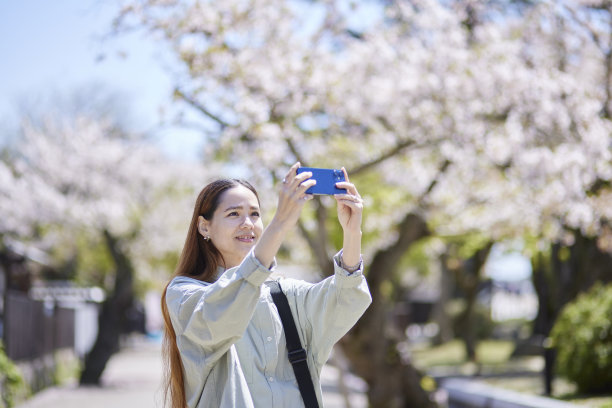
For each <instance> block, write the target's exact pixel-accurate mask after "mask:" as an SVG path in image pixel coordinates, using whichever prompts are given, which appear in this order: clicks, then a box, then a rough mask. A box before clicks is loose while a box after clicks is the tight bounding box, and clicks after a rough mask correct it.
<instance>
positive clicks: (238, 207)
mask: <svg viewBox="0 0 612 408" xmlns="http://www.w3.org/2000/svg"><path fill="white" fill-rule="evenodd" d="M250 209H251V210H259V207H256V206H252V207H251V208H250ZM232 210H242V206H241V205H235V206H233V207H227V208H226V209H225V210H223V212H228V211H232Z"/></svg>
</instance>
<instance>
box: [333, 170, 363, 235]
mask: <svg viewBox="0 0 612 408" xmlns="http://www.w3.org/2000/svg"><path fill="white" fill-rule="evenodd" d="M342 171H343V172H344V179H345V181H341V182H339V183H336V187H338V188H344V189H346V194H335V195H334V198H335V199H336V202H337V203H338V221H340V225H341V226H342V229H343V230H344V232H345V233H361V218H362V214H363V200H362V199H361V196H360V195H359V192H358V191H357V188H356V187H355V185H354V184H353V183H351V182H350V181H349V178H348V174H347V172H346V169H345V168H344V167H342Z"/></svg>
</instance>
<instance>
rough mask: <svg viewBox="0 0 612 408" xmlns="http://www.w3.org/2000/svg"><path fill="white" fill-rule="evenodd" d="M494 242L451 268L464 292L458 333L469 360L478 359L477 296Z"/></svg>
mask: <svg viewBox="0 0 612 408" xmlns="http://www.w3.org/2000/svg"><path fill="white" fill-rule="evenodd" d="M492 247H493V242H489V243H487V244H486V245H485V246H484V247H483V248H481V249H479V250H478V251H476V252H475V253H474V254H473V255H472V256H471V257H470V258H469V259H467V260H465V261H463V262H461V263H460V264H459V265H458V267H456V268H452V269H451V268H449V269H451V270H452V272H453V273H454V275H455V281H456V282H457V284H458V285H459V287H460V288H461V290H462V291H463V293H464V298H465V303H466V304H465V309H464V310H463V312H462V313H461V315H460V316H459V318H458V319H459V322H458V323H459V325H458V326H459V330H458V333H457V334H458V335H459V337H460V338H461V339H462V340H463V343H464V345H465V353H466V356H467V358H468V360H469V361H474V362H475V361H476V343H477V341H478V338H477V335H476V329H477V327H476V316H475V312H476V297H477V296H478V291H479V290H480V284H481V283H482V270H483V267H484V264H485V263H486V261H487V257H488V256H489V253H490V252H491V248H492Z"/></svg>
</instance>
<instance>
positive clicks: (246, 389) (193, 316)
mask: <svg viewBox="0 0 612 408" xmlns="http://www.w3.org/2000/svg"><path fill="white" fill-rule="evenodd" d="M298 167H300V164H299V163H296V164H295V165H293V166H292V167H291V169H290V170H289V171H288V173H287V175H286V177H285V179H284V180H283V185H282V188H281V191H280V194H279V198H278V207H277V210H276V214H275V215H274V217H273V219H272V221H271V222H270V224H269V225H268V227H267V228H266V229H265V231H264V228H263V223H262V220H261V217H260V208H259V206H260V203H259V197H258V195H257V192H256V191H255V189H254V188H253V187H252V186H251V185H250V184H248V183H247V182H245V181H240V180H219V181H216V182H213V183H211V184H209V185H207V186H206V187H205V188H204V189H203V190H202V192H201V193H200V195H199V196H198V199H197V202H196V205H195V209H194V213H193V217H192V220H191V224H190V228H189V232H188V235H187V240H186V242H185V247H184V248H183V252H182V254H181V257H180V260H179V264H178V267H177V269H176V271H175V276H174V278H173V279H172V280H171V281H170V283H169V284H168V285H167V286H166V290H165V291H164V294H163V297H162V311H163V315H164V319H165V322H166V325H165V342H164V353H165V362H166V384H165V385H166V388H165V391H166V396H169V400H170V402H171V406H172V408H184V407H190V408H192V407H211V408H212V407H215V408H217V407H228V408H229V407H232V408H235V407H303V406H304V405H303V402H302V398H301V396H300V393H299V389H298V386H297V383H296V379H295V375H294V373H293V371H292V367H291V364H290V363H289V360H288V357H287V350H286V342H285V337H284V333H283V328H282V324H281V321H280V318H279V315H278V311H277V309H276V307H275V306H274V304H273V302H272V299H271V296H270V288H269V287H268V286H267V284H266V280H268V281H269V275H270V272H271V271H272V269H273V268H274V267H275V260H274V257H275V255H276V253H277V251H278V249H279V248H280V245H281V244H282V242H283V240H284V239H285V236H286V234H287V232H289V231H290V230H291V228H293V227H294V226H295V224H296V223H297V220H298V218H299V216H300V212H301V210H302V207H303V206H304V204H305V203H306V202H307V201H309V200H310V199H312V196H311V195H310V194H306V193H305V191H306V190H307V189H308V188H309V187H311V186H312V185H314V184H316V181H315V180H313V179H310V177H311V176H312V173H310V172H304V173H301V174H297V169H298ZM343 171H344V173H345V179H346V181H345V182H341V183H337V184H336V186H337V187H338V188H344V189H346V190H347V194H339V195H336V196H334V197H335V198H336V201H337V207H338V220H339V222H340V224H341V226H342V228H343V231H344V245H343V249H342V251H340V252H339V253H338V254H336V255H335V256H334V264H335V274H334V275H333V276H331V277H329V278H327V279H325V280H323V281H322V282H319V283H317V284H314V285H313V284H309V283H306V282H303V281H298V280H293V279H283V280H281V286H282V289H283V292H284V293H285V294H286V295H287V298H288V301H289V305H290V308H291V312H292V315H293V318H294V320H295V323H296V326H297V328H298V332H299V336H300V338H301V340H302V345H303V348H304V349H306V350H307V361H308V366H309V368H310V371H311V377H312V379H313V382H314V384H315V390H316V393H317V399H318V401H319V405H320V406H322V404H321V386H320V382H319V376H320V373H321V368H322V367H323V364H324V363H325V362H326V360H327V358H328V357H329V353H330V352H331V349H332V346H333V345H334V343H335V342H336V341H338V340H339V339H340V338H341V337H342V336H343V335H344V334H345V333H346V332H347V331H348V330H349V329H350V328H351V327H352V326H353V325H354V324H355V322H356V321H357V320H358V319H359V317H360V316H361V315H362V314H363V312H364V311H365V309H366V308H367V307H368V305H369V304H370V302H371V297H370V293H369V291H368V287H367V284H366V282H365V279H364V277H363V273H362V272H363V265H362V261H361V218H362V209H363V205H362V200H361V197H360V196H359V193H358V192H357V189H356V188H355V186H354V185H353V184H352V183H350V182H349V180H348V176H347V175H346V171H345V170H343Z"/></svg>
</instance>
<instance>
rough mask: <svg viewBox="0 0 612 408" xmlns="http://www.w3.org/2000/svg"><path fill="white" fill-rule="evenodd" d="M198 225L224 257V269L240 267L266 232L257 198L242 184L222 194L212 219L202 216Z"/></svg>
mask: <svg viewBox="0 0 612 408" xmlns="http://www.w3.org/2000/svg"><path fill="white" fill-rule="evenodd" d="M198 226H199V231H200V233H201V234H202V235H203V236H205V237H206V236H208V237H210V241H211V242H212V243H213V244H214V245H215V247H216V248H217V249H218V250H219V252H220V253H221V255H222V256H223V261H224V262H225V264H224V265H223V266H224V267H225V268H231V267H234V266H237V265H239V264H240V263H241V262H242V260H243V259H244V257H245V256H246V255H247V254H248V253H249V250H250V249H251V248H252V247H253V246H254V245H255V243H256V242H257V240H258V239H259V237H260V236H261V233H262V232H263V222H262V220H261V216H260V209H259V202H258V201H257V197H256V196H255V194H253V192H252V191H251V190H249V189H248V188H246V187H244V186H242V185H238V186H236V187H232V188H230V189H229V190H226V191H224V192H223V193H221V196H220V197H219V205H218V206H217V209H216V210H215V212H214V213H213V216H212V218H211V219H210V220H206V219H204V217H202V216H200V218H199V220H198Z"/></svg>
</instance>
